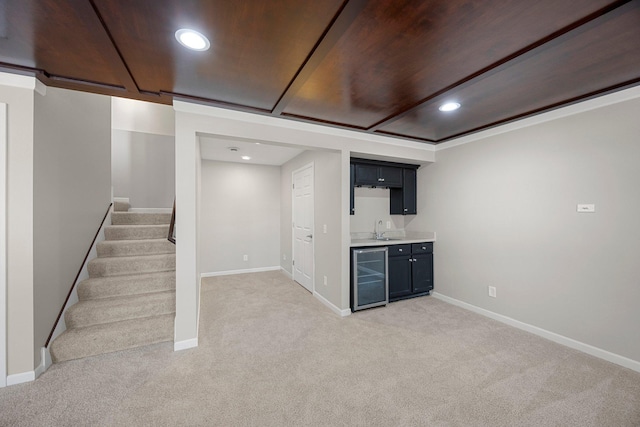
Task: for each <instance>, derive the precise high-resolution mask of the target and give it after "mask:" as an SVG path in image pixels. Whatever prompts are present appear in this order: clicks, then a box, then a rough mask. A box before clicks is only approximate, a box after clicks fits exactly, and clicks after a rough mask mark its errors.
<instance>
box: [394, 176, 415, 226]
mask: <svg viewBox="0 0 640 427" xmlns="http://www.w3.org/2000/svg"><path fill="white" fill-rule="evenodd" d="M402 183H403V184H402V188H392V189H391V201H390V213H391V215H415V214H417V213H418V208H417V206H418V194H417V193H418V191H417V190H418V189H417V171H416V170H415V169H409V168H404V169H402Z"/></svg>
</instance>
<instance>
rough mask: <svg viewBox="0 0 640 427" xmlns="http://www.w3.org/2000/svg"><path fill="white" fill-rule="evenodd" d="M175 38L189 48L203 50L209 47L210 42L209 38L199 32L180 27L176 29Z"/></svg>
mask: <svg viewBox="0 0 640 427" xmlns="http://www.w3.org/2000/svg"><path fill="white" fill-rule="evenodd" d="M176 40H178V42H179V43H180V44H181V45H182V46H184V47H186V48H189V49H191V50H198V51H203V50H207V49H209V47H210V46H211V43H209V40H208V39H207V38H206V37H205V36H204V35H202V34H200V33H199V32H197V31H195V30H190V29H188V28H181V29H179V30H178V31H176Z"/></svg>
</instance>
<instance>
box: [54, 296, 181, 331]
mask: <svg viewBox="0 0 640 427" xmlns="http://www.w3.org/2000/svg"><path fill="white" fill-rule="evenodd" d="M175 310H176V293H175V291H165V292H156V293H152V294H142V295H127V296H124V297H115V298H104V299H96V300H87V301H80V302H79V303H77V304H74V305H73V306H71V307H70V308H69V309H68V310H67V311H66V313H65V314H64V321H65V324H66V325H67V328H84V327H87V326H92V325H98V324H102V323H113V322H120V321H123V320H129V319H139V318H142V317H151V316H160V315H164V314H171V313H175Z"/></svg>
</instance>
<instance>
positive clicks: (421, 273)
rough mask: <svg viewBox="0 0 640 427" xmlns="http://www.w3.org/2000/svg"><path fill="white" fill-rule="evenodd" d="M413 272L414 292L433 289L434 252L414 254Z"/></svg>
mask: <svg viewBox="0 0 640 427" xmlns="http://www.w3.org/2000/svg"><path fill="white" fill-rule="evenodd" d="M413 260H414V261H413V262H412V263H411V264H413V265H412V272H411V276H412V279H413V289H412V291H413V293H414V294H417V293H421V292H427V291H430V290H432V289H433V254H414V255H413Z"/></svg>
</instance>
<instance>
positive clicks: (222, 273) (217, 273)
mask: <svg viewBox="0 0 640 427" xmlns="http://www.w3.org/2000/svg"><path fill="white" fill-rule="evenodd" d="M278 270H280V266H277V267H260V268H247V269H244V270H226V271H214V272H211V273H201V274H200V277H201V278H202V277H214V276H230V275H232V274H245V273H261V272H263V271H278Z"/></svg>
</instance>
